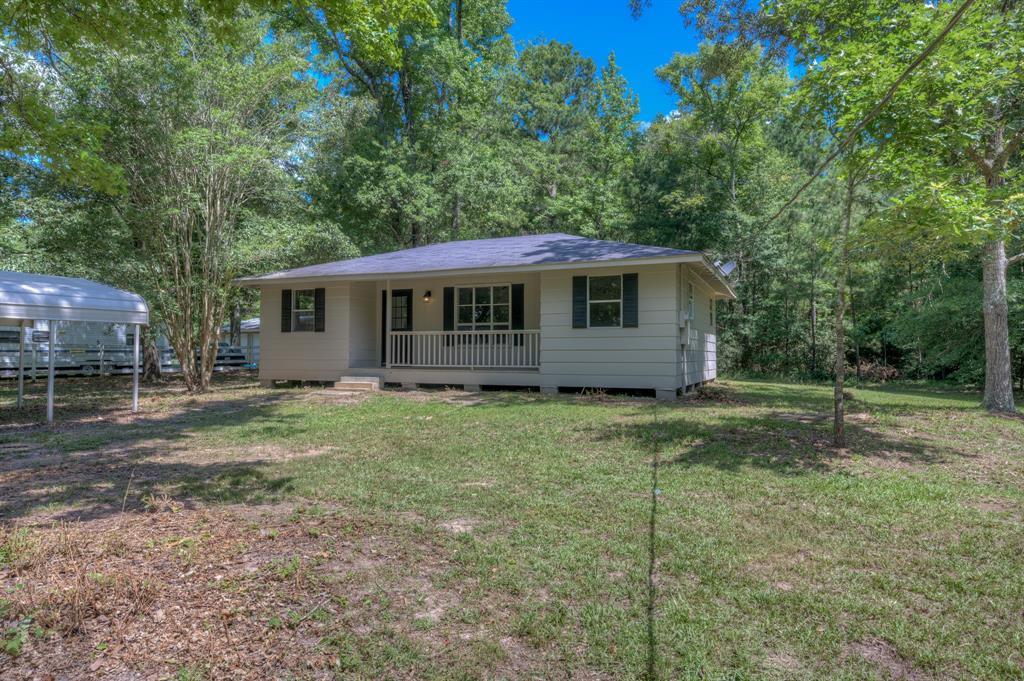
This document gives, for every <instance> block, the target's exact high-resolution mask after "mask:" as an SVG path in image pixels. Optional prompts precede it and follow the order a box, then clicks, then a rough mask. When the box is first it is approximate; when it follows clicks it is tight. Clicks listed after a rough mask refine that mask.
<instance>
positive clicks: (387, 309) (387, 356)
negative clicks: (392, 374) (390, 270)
mask: <svg viewBox="0 0 1024 681" xmlns="http://www.w3.org/2000/svg"><path fill="white" fill-rule="evenodd" d="M384 291H385V293H384V366H385V368H388V369H390V368H391V280H390V279H387V280H385V281H384Z"/></svg>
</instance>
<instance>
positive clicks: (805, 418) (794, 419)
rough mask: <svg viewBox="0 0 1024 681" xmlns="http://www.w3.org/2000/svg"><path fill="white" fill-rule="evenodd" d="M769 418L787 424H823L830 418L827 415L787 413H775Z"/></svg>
mask: <svg viewBox="0 0 1024 681" xmlns="http://www.w3.org/2000/svg"><path fill="white" fill-rule="evenodd" d="M770 417H771V418H773V419H778V420H779V421H788V422H789V423H824V422H825V421H829V420H830V419H831V418H832V417H831V416H830V415H828V414H814V413H804V414H800V413H789V412H775V413H774V414H771V415H770Z"/></svg>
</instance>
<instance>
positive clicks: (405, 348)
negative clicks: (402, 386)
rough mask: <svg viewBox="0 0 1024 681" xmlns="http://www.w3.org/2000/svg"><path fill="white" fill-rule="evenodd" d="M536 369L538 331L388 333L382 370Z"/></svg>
mask: <svg viewBox="0 0 1024 681" xmlns="http://www.w3.org/2000/svg"><path fill="white" fill-rule="evenodd" d="M398 367H403V368H405V367H415V368H430V369H434V368H445V369H469V370H471V371H472V370H476V369H539V368H540V330H539V329H523V330H516V331H392V332H391V333H389V334H388V348H387V356H386V357H385V368H398Z"/></svg>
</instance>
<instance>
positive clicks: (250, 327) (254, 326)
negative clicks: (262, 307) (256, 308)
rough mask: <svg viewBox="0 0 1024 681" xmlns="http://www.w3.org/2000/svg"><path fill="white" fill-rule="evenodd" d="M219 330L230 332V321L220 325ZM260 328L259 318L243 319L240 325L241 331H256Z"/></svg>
mask: <svg viewBox="0 0 1024 681" xmlns="http://www.w3.org/2000/svg"><path fill="white" fill-rule="evenodd" d="M220 330H221V331H223V332H224V333H231V323H230V322H228V323H227V324H224V325H223V326H221V327H220ZM259 330H260V318H259V317H253V318H252V319H243V320H242V324H241V327H240V331H241V332H242V333H256V332H258V331H259Z"/></svg>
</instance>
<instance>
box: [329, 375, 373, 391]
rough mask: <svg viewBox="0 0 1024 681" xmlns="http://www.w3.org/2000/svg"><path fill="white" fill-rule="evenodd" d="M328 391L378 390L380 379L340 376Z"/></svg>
mask: <svg viewBox="0 0 1024 681" xmlns="http://www.w3.org/2000/svg"><path fill="white" fill-rule="evenodd" d="M329 390H345V391H353V390H355V391H370V390H380V379H379V378H377V377H376V376H342V377H341V378H339V379H338V380H337V381H335V382H334V385H332V386H331V387H330V388H329Z"/></svg>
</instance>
